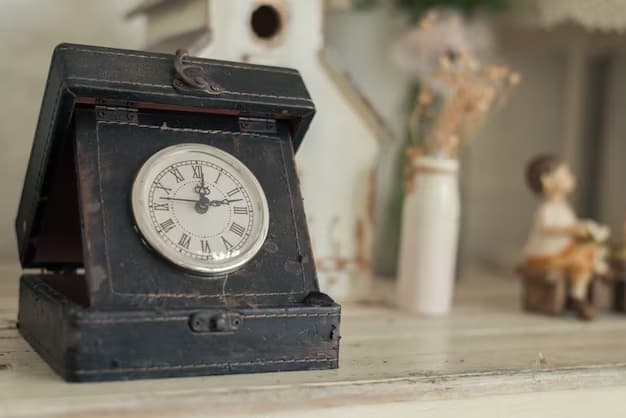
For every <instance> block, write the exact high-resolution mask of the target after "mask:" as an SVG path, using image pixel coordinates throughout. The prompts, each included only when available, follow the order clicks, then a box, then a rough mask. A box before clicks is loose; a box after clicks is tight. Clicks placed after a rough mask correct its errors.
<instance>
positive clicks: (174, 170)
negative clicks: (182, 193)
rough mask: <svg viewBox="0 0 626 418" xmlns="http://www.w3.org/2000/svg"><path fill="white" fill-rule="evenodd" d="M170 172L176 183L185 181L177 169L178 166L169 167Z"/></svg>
mask: <svg viewBox="0 0 626 418" xmlns="http://www.w3.org/2000/svg"><path fill="white" fill-rule="evenodd" d="M170 173H172V174H173V175H174V177H176V183H180V182H182V181H185V178H184V177H183V175H182V174H181V172H180V171H179V170H178V168H176V167H173V168H171V169H170Z"/></svg>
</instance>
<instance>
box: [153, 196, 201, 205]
mask: <svg viewBox="0 0 626 418" xmlns="http://www.w3.org/2000/svg"><path fill="white" fill-rule="evenodd" d="M161 199H163V200H176V201H179V202H193V203H196V202H198V200H197V199H181V198H178V197H163V196H161Z"/></svg>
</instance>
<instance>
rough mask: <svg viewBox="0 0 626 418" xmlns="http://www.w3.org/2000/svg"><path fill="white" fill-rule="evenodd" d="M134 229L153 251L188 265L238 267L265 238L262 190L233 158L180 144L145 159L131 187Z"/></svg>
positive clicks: (216, 269)
mask: <svg viewBox="0 0 626 418" xmlns="http://www.w3.org/2000/svg"><path fill="white" fill-rule="evenodd" d="M131 203H132V211H133V214H134V217H135V222H136V224H137V227H138V229H139V232H140V233H141V234H142V235H143V237H144V239H145V241H146V242H147V243H148V244H149V245H150V246H151V247H152V248H153V249H154V250H156V251H157V252H158V253H159V254H160V255H162V256H163V257H165V258H166V259H168V260H169V261H171V262H173V263H174V264H176V265H178V266H180V267H183V268H185V269H187V270H192V271H194V272H198V273H203V274H218V273H225V272H229V271H232V270H235V269H237V268H238V267H241V266H242V265H243V264H245V263H246V262H247V261H249V260H250V259H251V258H252V257H253V256H254V255H255V254H256V253H257V252H258V251H259V250H260V249H261V246H262V245H263V242H264V241H265V238H266V236H267V231H268V227H269V210H268V207H267V200H266V198H265V193H264V192H263V189H262V188H261V185H260V184H259V182H258V180H257V179H256V178H255V177H254V175H253V174H252V173H251V172H250V170H249V169H248V168H247V167H246V166H245V165H244V164H243V163H242V162H241V161H239V160H238V159H237V158H235V157H233V156H232V155H230V154H228V153H226V152H224V151H221V150H219V149H217V148H215V147H212V146H209V145H203V144H180V145H174V146H171V147H168V148H165V149H163V150H161V151H159V152H157V153H156V154H154V155H153V156H152V157H150V158H149V159H148V160H147V161H146V162H145V163H144V165H143V166H142V167H141V169H140V170H139V173H138V174H137V177H136V179H135V182H134V184H133V189H132V198H131Z"/></svg>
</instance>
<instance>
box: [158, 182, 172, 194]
mask: <svg viewBox="0 0 626 418" xmlns="http://www.w3.org/2000/svg"><path fill="white" fill-rule="evenodd" d="M154 188H155V189H161V190H163V191H165V193H167V194H168V196H169V194H170V192H171V191H172V189H170V188H169V187H165V186H164V185H162V184H161V182H160V181H159V182H157V183H156V184H155V185H154Z"/></svg>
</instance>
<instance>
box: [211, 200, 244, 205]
mask: <svg viewBox="0 0 626 418" xmlns="http://www.w3.org/2000/svg"><path fill="white" fill-rule="evenodd" d="M240 200H243V199H230V200H229V199H222V200H211V201H209V205H211V206H222V205H228V204H230V203H233V202H239V201H240Z"/></svg>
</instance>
